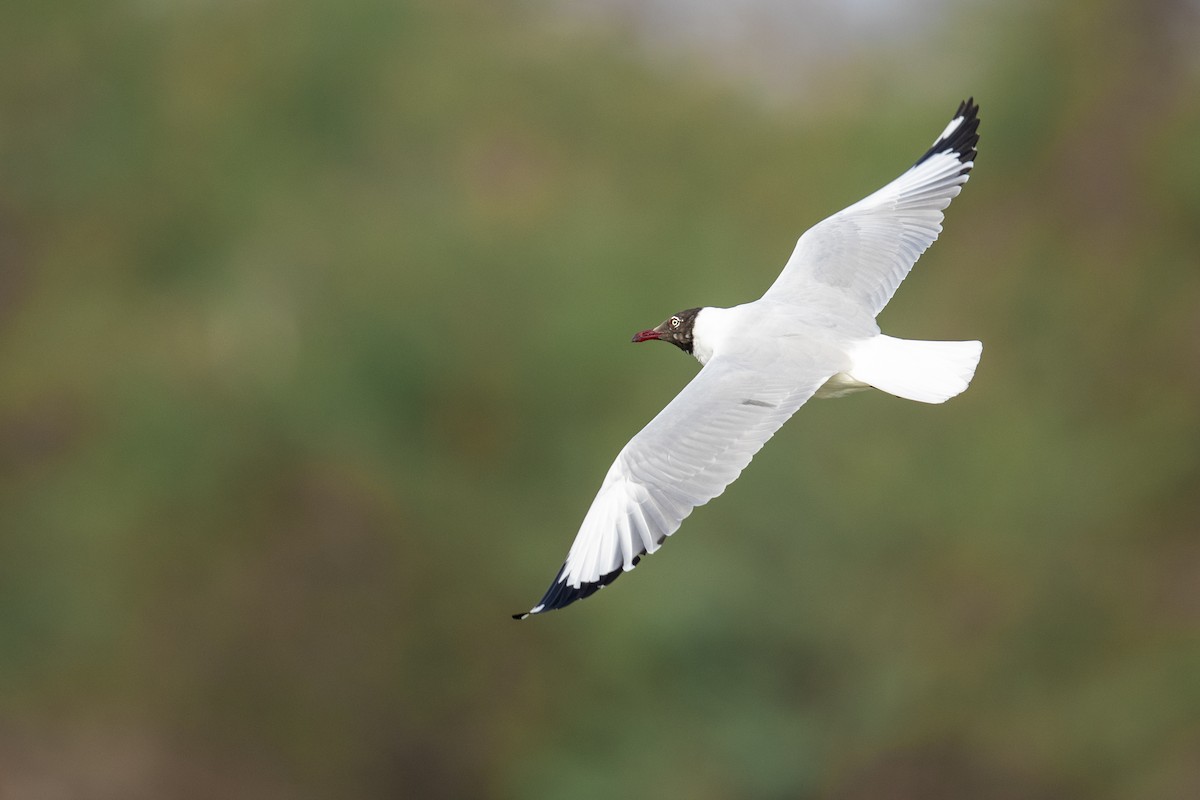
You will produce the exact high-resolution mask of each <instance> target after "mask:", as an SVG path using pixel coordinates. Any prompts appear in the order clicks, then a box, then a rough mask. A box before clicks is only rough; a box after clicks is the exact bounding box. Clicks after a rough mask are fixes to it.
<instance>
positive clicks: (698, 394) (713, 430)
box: [514, 343, 838, 619]
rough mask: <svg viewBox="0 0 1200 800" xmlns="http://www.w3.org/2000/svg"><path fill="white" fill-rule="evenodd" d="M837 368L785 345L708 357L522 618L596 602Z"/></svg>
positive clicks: (638, 440) (618, 465) (622, 460)
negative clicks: (765, 352)
mask: <svg viewBox="0 0 1200 800" xmlns="http://www.w3.org/2000/svg"><path fill="white" fill-rule="evenodd" d="M785 344H786V343H785ZM832 363H833V362H832V360H829V359H822V358H820V357H819V354H817V353H791V354H788V353H787V352H786V351H785V349H784V347H774V348H773V355H771V356H770V357H762V356H761V355H760V356H759V357H758V358H756V359H755V363H754V364H749V363H747V362H746V361H744V360H739V359H738V358H737V357H723V356H722V357H716V358H713V359H712V360H711V361H709V362H708V364H707V365H706V366H705V367H704V369H702V370H701V371H700V373H699V374H698V375H697V376H696V377H695V378H693V379H692V381H691V383H689V384H688V385H687V386H685V387H684V389H683V391H682V392H680V393H679V394H678V395H677V396H676V397H675V399H674V400H672V401H671V402H670V403H669V404H667V406H666V408H664V409H663V410H662V411H661V412H659V414H658V416H656V417H655V418H654V419H653V420H651V421H650V423H649V424H648V425H646V427H645V428H643V429H642V430H641V432H639V433H638V434H637V435H636V436H634V437H633V439H631V440H630V441H629V443H628V444H627V445H625V447H624V448H623V449H622V450H621V453H620V454H619V455H618V456H617V460H616V461H615V462H613V465H612V467H610V468H609V470H608V474H607V475H606V476H605V477H604V483H603V484H601V486H600V491H599V493H598V494H597V495H596V499H595V500H594V501H592V506H591V508H589V509H588V512H587V515H586V516H585V517H584V519H583V524H582V525H581V526H580V528H579V533H578V535H576V537H575V542H574V544H572V545H571V550H570V552H569V553H568V555H567V559H566V561H565V562H564V563H563V566H562V568H561V569H560V570H559V571H558V574H557V575H556V576H555V578H554V581H553V582H552V583H551V584H550V588H549V589H548V590H546V593H545V595H544V596H543V597H542V599H541V600H540V601H539V602H538V604H537V605H535V606H534V607H533V608H532V609H530V610H529V611H528V612H525V613H523V614H515V615H514V617H515V618H516V619H523V618H524V617H527V616H529V615H530V614H540V613H542V612H544V611H551V610H553V609H556V608H562V607H563V606H566V605H569V604H570V603H573V602H575V601H576V600H580V599H582V598H584V597H587V596H589V595H591V594H592V593H594V592H595V591H596V590H598V589H600V588H602V587H604V586H606V585H608V584H610V583H612V582H613V581H615V580H616V579H617V578H618V577H620V575H621V573H622V572H627V571H629V570H631V569H633V568H634V567H635V566H636V565H637V563H638V560H639V559H640V558H641V556H642V555H643V554H645V553H653V552H654V551H655V550H657V549H658V548H659V546H660V545H661V544H662V542H663V540H664V539H666V538H667V537H668V536H670V535H671V534H672V533H674V532H675V531H676V530H677V529H678V528H679V525H680V523H681V522H682V521H683V520H684V518H685V517H687V515H688V514H690V513H691V512H692V509H693V508H695V507H696V506H699V505H703V504H704V503H707V502H708V501H709V500H711V499H712V498H714V497H716V496H717V495H719V494H721V492H723V491H725V487H726V486H728V485H729V484H731V483H733V481H734V480H736V479H737V477H738V475H740V474H741V472H742V470H743V469H745V468H746V465H747V464H749V463H750V459H751V458H753V456H754V454H755V453H757V452H758V451H759V449H760V448H761V447H762V446H763V444H765V443H766V441H767V440H768V439H770V438H771V436H772V435H774V433H775V431H777V430H779V427H780V426H781V425H783V423H784V422H786V421H787V419H788V417H790V416H791V415H792V414H793V413H795V411H796V409H798V408H799V407H800V406H802V405H804V402H805V401H806V400H808V398H809V397H811V396H812V395H813V393H814V392H815V391H816V390H817V388H818V387H820V386H821V385H822V384H823V383H824V382H825V381H826V380H827V379H828V378H829V377H830V376H831V375H833V374H834V373H836V372H837V371H838V368H837V367H836V366H833V365H832Z"/></svg>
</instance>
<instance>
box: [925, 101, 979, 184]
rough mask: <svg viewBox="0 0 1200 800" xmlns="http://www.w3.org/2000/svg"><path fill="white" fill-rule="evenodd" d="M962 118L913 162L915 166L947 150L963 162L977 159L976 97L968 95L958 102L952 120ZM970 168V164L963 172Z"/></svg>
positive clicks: (977, 109) (977, 121) (977, 112)
mask: <svg viewBox="0 0 1200 800" xmlns="http://www.w3.org/2000/svg"><path fill="white" fill-rule="evenodd" d="M960 118H961V120H962V121H961V122H959V123H958V125H956V126H955V127H954V129H953V130H951V131H949V132H948V133H946V134H944V135H942V136H939V137H938V140H937V141H936V142H934V143H933V146H932V147H930V148H929V149H928V150H926V151H925V154H924V155H923V156H921V157H920V158H918V159H917V162H916V164H913V166H914V167H915V166H916V165H917V164H920V163H922V162H924V161H925V160H926V159H928V158H930V157H931V156H933V155H936V154H937V153H945V152H947V151H952V152H953V153H954V154H955V155H956V156H957V157H958V159H959V160H960V161H962V162H965V163H966V162H974V161H975V155H976V151H975V145H977V144H979V104H978V103H976V102H975V98H974V97H968V98H967V99H966V100H963V101H962V102H961V103H959V104H958V110H957V111H955V112H954V116H953V117H952V118H951V121H952V122H953V121H955V120H959V119H960ZM970 169H971V168H970V167H969V166H964V167H963V172H968V171H970Z"/></svg>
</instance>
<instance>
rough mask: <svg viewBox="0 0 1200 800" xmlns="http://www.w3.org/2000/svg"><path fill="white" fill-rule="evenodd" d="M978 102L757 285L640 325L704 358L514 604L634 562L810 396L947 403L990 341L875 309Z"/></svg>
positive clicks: (641, 338)
mask: <svg viewBox="0 0 1200 800" xmlns="http://www.w3.org/2000/svg"><path fill="white" fill-rule="evenodd" d="M978 113H979V106H978V105H976V103H975V101H974V98H971V99H969V100H966V101H964V102H962V103H960V104H959V106H958V110H957V111H956V112H955V114H954V118H953V119H952V120H951V121H950V124H949V125H947V126H946V128H945V130H943V131H942V133H941V135H940V136H938V137H937V139H936V140H935V141H934V143H933V146H932V147H930V148H929V149H928V150H927V151H926V152H925V154H924V155H922V156H921V158H919V159H918V160H917V162H916V163H915V164H914V165H913V166H912V167H911V168H910V169H909V170H908V171H907V172H905V173H904V174H902V175H901V176H900V177H898V178H896V179H895V180H894V181H892V182H891V183H889V184H887V185H886V186H884V187H883V188H882V189H879V190H878V191H876V192H875V193H873V194H871V195H868V196H867V197H865V198H863V199H862V200H859V201H858V202H857V203H855V204H853V205H851V206H850V207H848V208H845V209H843V210H841V211H839V212H838V213H836V214H834V215H833V216H831V217H828V218H827V219H825V220H823V221H821V222H819V223H817V224H816V225H814V226H813V227H812V228H810V229H809V230H808V231H806V232H805V233H804V235H803V236H801V237H800V239H799V241H797V242H796V247H795V250H793V251H792V255H791V257H790V258H789V259H788V262H787V264H786V265H784V268H783V272H782V273H780V275H779V277H778V278H777V279H776V280H775V283H773V284H772V285H771V287H770V288H769V289H767V291H766V293H765V294H764V295H763V296H762V297H761V298H759V299H758V300H755V301H754V302H751V303H745V304H742V305H738V306H733V307H732V308H718V307H711V306H706V307H702V308H689V309H686V310H684V311H680V312H679V313H677V314H672V315H671V316H670V317H668V318H667V319H666V320H665V321H664V322H663V323H662V324H660V325H659V326H658V327H655V328H651V329H649V330H644V331H641V332H639V333H637V334H634V337H633V341H635V342H646V341H651V340H658V341H663V342H670V343H671V344H673V345H675V346H676V347H678V348H680V349H681V350H683V351H684V352H686V353H689V354H691V355H692V356H694V357H695V358H696V360H697V361H699V362H700V364H701V365H702V368H701V370H700V372H699V373H698V374H697V375H696V377H695V378H693V379H692V380H691V382H690V383H688V384H687V386H685V387H684V388H683V391H681V392H680V393H679V394H678V395H676V397H675V399H674V400H672V401H671V402H670V403H668V404H667V406H666V407H665V408H664V409H663V410H662V411H661V412H659V414H658V416H656V417H654V419H652V420H651V421H650V423H649V424H647V425H646V427H644V428H642V430H641V431H640V432H639V433H638V434H637V435H636V436H634V437H633V438H632V439H631V440H630V441H629V443H628V444H626V445H625V447H624V448H622V450H621V452H620V454H618V455H617V459H616V461H614V462H613V465H612V467H610V468H609V470H608V474H607V475H605V476H604V482H603V483H602V484H601V485H600V491H599V492H598V493H597V494H596V499H595V500H593V501H592V505H591V507H590V508H589V509H588V512H587V514H586V515H585V516H584V518H583V523H582V524H581V525H580V527H579V533H578V534H577V535H576V537H575V541H574V543H573V544H572V545H571V549H570V551H569V552H568V554H567V558H566V561H565V562H563V565H562V567H561V568H560V569H559V570H558V574H557V575H555V576H554V580H553V582H551V584H550V588H549V589H547V590H546V593H545V595H544V596H543V597H542V599H541V600H540V601H539V602H538V603H537V605H535V606H533V608H531V609H529V611H527V612H523V613H520V614H514V615H513V618H514V619H524V618H526V617H528V616H530V615H533V614H541V613H544V612H546V611H552V610H554V609H559V608H563V607H565V606H568V605H570V604H571V603H574V602H575V601H576V600H582V599H583V598H585V597H589V596H590V595H592V594H594V593H595V592H596V591H597V590H599V589H602V588H603V587H605V586H607V585H608V584H610V583H612V582H613V581H615V580H616V579H617V578H618V577H620V576H621V575H622V574H623V573H625V572H628V571H630V570H631V569H633V568H634V567H635V566H637V564H638V561H639V560H640V559H641V557H642V556H643V555H646V554H647V553H654V552H655V551H656V550H658V548H659V547H660V546H662V543H663V542H664V541H665V540H666V538H667V537H668V536H670V535H671V534H672V533H674V532H675V531H676V530H678V529H679V526H680V524H681V523H682V522H683V520H684V519H685V518H686V517H687V516H688V515H689V514H690V513H691V512H692V509H694V508H695V507H696V506H700V505H703V504H705V503H707V502H708V501H709V500H712V499H713V498H714V497H716V496H717V495H719V494H721V492H723V491H725V487H727V486H728V485H729V484H731V483H733V481H735V480H736V479H737V477H738V476H739V475H740V474H741V473H742V470H743V469H745V468H746V465H747V464H749V463H750V459H751V458H753V457H754V454H755V453H757V452H758V451H759V449H760V448H761V447H762V446H763V445H764V444H765V443H766V441H767V440H768V439H770V438H771V436H773V435H774V434H775V432H776V431H777V430H779V428H780V426H782V425H783V423H784V422H786V421H787V420H788V418H789V417H791V416H792V414H794V413H795V412H796V409H798V408H800V406H802V405H804V403H805V402H807V401H808V399H809V398H810V397H840V396H842V395H845V394H848V393H850V392H855V391H859V390H863V389H869V388H872V387H873V388H875V389H880V390H882V391H884V392H887V393H888V394H892V395H895V396H897V397H903V398H906V399H909V400H916V401H919V402H922V403H943V402H945V401H946V400H949V399H950V398H951V397H954V396H955V395H957V394H959V393H960V392H962V391H963V390H965V389H966V388H967V385H968V384H969V383H970V381H971V378H972V377H973V376H974V375H975V367H976V365H977V364H978V363H979V356H980V354H981V353H982V352H983V345H982V343H980V342H978V341H969V342H931V341H918V340H911V339H897V338H893V337H891V336H887V335H885V334H883V333H881V332H880V330H879V325H878V324H877V323H876V321H875V317H876V316H877V315H878V314H879V312H880V311H881V310H882V309H883V307H884V306H885V305H887V302H888V301H889V300H890V299H891V298H892V295H893V294H894V293H895V291H896V287H898V286H899V285H900V282H901V281H903V280H904V278H905V276H906V275H908V272H909V270H910V269H912V266H913V264H914V263H916V261H917V259H918V258H920V256H921V254H922V253H923V252H925V250H926V248H928V247H929V245H931V244H933V242H934V240H935V239H937V237H938V234H939V233H941V230H942V219H943V216H942V211H943V210H944V209H945V208H946V206H948V205H949V204H950V201H951V200H952V199H953V198H954V197H955V196H957V195H958V193H959V192H960V191H961V190H962V186H963V184H965V183H966V182H967V178H968V177H969V175H970V172H971V168H972V167H973V166H974V164H975V145H976V144H977V143H978V142H979V134H978V129H979V117H978Z"/></svg>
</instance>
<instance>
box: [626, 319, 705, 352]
mask: <svg viewBox="0 0 1200 800" xmlns="http://www.w3.org/2000/svg"><path fill="white" fill-rule="evenodd" d="M699 313H700V309H698V308H688V309H685V310H683V311H680V312H679V313H678V314H672V315H671V316H669V317H667V318H666V319H665V320H663V322H662V324H661V325H659V326H658V327H657V328H651V329H650V330H646V331H639V332H638V333H635V334H634V335H633V341H635V342H648V341H650V340H651V339H658V340H660V341H663V342H670V343H671V344H673V345H675V346H676V347H678V348H679V349H680V350H682V351H683V352H685V353H691V352H692V326H693V325H695V324H696V315H697V314H699Z"/></svg>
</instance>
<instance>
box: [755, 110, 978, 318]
mask: <svg viewBox="0 0 1200 800" xmlns="http://www.w3.org/2000/svg"><path fill="white" fill-rule="evenodd" d="M978 114H979V106H978V105H976V104H975V102H974V100H973V99H971V100H967V101H964V102H963V103H961V104H960V105H959V107H958V111H957V112H956V113H955V116H954V118H953V119H952V120H951V121H950V124H949V125H947V126H946V129H945V130H944V131H943V132H942V135H941V136H939V137H938V138H937V140H936V141H935V142H934V143H933V146H932V147H930V148H929V150H928V151H926V153H925V155H923V156H922V157H921V158H920V159H919V160H918V161H917V163H916V164H914V165H913V166H912V167H911V168H910V169H909V170H908V171H907V172H905V173H904V174H903V175H901V176H900V177H898V178H896V179H895V180H894V181H892V182H891V183H889V184H887V185H886V186H884V187H883V188H882V189H879V190H878V191H876V192H873V193H872V194H870V195H868V196H867V197H864V198H863V199H862V200H859V201H858V202H857V203H855V204H853V205H851V206H849V207H847V208H845V209H843V210H841V211H839V212H838V213H836V214H834V215H833V216H831V217H828V218H826V219H824V220H822V221H821V222H819V223H817V224H816V225H814V226H813V227H812V228H810V229H809V230H808V231H806V232H805V233H804V235H803V236H801V237H800V239H799V241H797V242H796V248H795V250H793V251H792V255H791V258H789V259H788V263H787V265H786V266H785V267H784V268H783V272H782V273H781V274H780V275H779V278H778V279H776V281H775V283H774V284H772V285H771V288H770V289H768V290H767V292H766V294H765V295H763V296H764V297H765V298H772V299H774V300H779V301H784V302H799V301H801V300H805V299H811V298H812V297H813V296H814V295H816V294H819V295H823V296H825V297H828V298H831V299H832V300H833V302H835V303H836V302H838V301H839V300H840V303H841V305H842V306H843V307H844V308H846V309H848V310H853V311H854V312H855V313H857V314H858V315H859V316H861V314H862V312H867V313H869V315H870V317H871V319H872V320H873V319H874V317H875V315H877V314H878V313H879V312H880V311H881V310H883V307H884V306H885V305H887V303H888V301H889V300H891V299H892V295H893V294H895V292H896V289H897V287H899V286H900V283H901V281H903V280H904V278H905V277H907V275H908V273H909V271H910V270H911V269H912V266H913V264H915V263H916V261H917V259H918V258H920V257H921V254H922V253H924V252H925V250H926V249H927V248H928V247H929V245H931V244H933V242H934V241H935V240H936V239H937V237H938V234H940V233H941V231H942V219H943V214H942V212H943V210H945V208H946V206H948V205H949V204H950V201H951V200H953V199H954V198H955V197H956V196H957V195H958V193H959V192H960V191H961V190H962V186H963V184H964V183H966V182H967V178H968V177H970V172H971V168H972V167H973V166H974V165H975V145H976V144H977V143H978V142H979V132H978V131H979V117H978Z"/></svg>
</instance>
